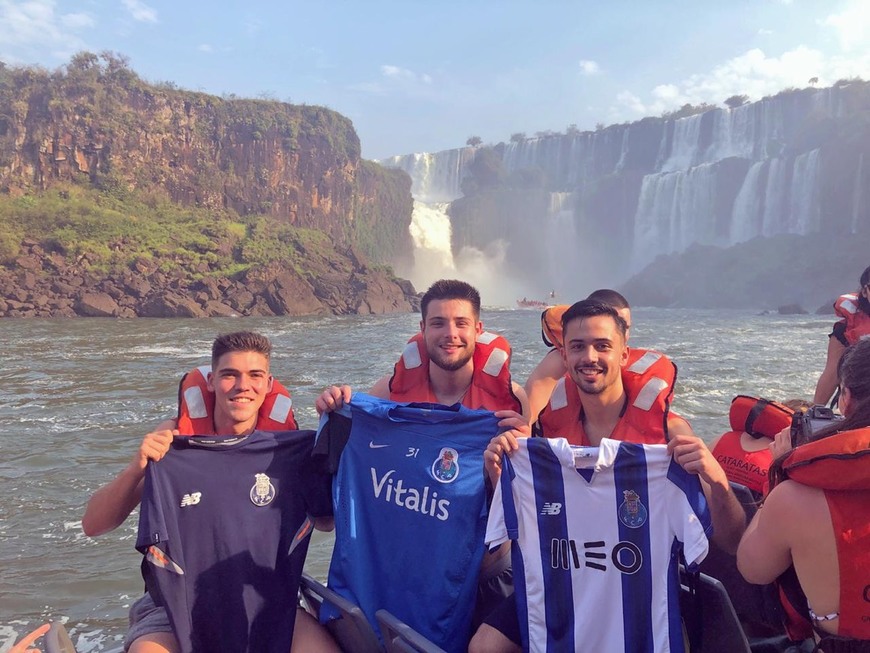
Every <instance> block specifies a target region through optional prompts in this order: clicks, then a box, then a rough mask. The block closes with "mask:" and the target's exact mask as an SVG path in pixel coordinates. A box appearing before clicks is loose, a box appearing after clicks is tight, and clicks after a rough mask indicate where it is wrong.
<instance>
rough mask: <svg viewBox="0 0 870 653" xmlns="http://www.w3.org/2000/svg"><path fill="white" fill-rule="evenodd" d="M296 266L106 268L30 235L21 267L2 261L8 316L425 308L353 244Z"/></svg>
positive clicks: (0, 304) (0, 294) (0, 287)
mask: <svg viewBox="0 0 870 653" xmlns="http://www.w3.org/2000/svg"><path fill="white" fill-rule="evenodd" d="M309 261H310V265H311V267H310V268H309V269H308V270H307V271H306V273H305V274H304V275H303V274H301V273H300V272H299V271H297V270H295V269H294V268H292V267H283V266H277V265H275V266H267V267H265V268H257V269H252V270H249V271H248V272H246V273H245V274H243V275H241V276H240V277H237V278H228V277H215V276H202V277H200V278H198V279H196V278H192V277H191V276H190V275H187V274H185V273H184V272H183V271H182V270H181V268H176V269H175V270H173V271H169V272H167V271H164V270H161V269H160V266H159V264H158V262H156V261H154V260H148V259H141V260H139V261H136V262H135V263H134V264H133V265H132V266H131V267H130V268H129V269H126V270H120V271H116V272H114V273H109V274H107V273H105V272H104V271H100V270H98V269H95V268H93V267H92V266H91V264H90V262H89V261H88V258H87V257H86V256H84V257H81V258H80V259H79V260H77V261H75V262H72V263H71V262H70V261H68V260H67V259H66V258H65V257H63V256H61V255H59V254H57V253H56V252H50V251H46V250H45V249H44V248H43V247H42V246H41V245H40V244H39V243H38V242H36V241H33V240H27V241H25V242H24V243H23V246H22V255H21V256H19V257H18V258H17V259H16V260H15V265H14V267H13V269H8V268H0V317H126V318H129V317H235V316H272V315H327V314H333V315H346V314H362V315H368V314H380V313H396V312H407V311H411V310H417V309H419V298H418V297H417V295H416V293H415V291H414V288H413V286H412V285H411V284H410V282H407V281H402V280H397V279H395V278H393V277H392V275H388V274H387V273H385V272H384V271H383V270H380V269H376V268H371V267H369V266H368V265H366V263H365V262H364V259H363V257H362V256H361V255H358V254H357V253H355V252H354V251H353V250H350V251H347V252H346V253H344V254H340V253H337V252H335V251H334V250H312V251H310V252H309Z"/></svg>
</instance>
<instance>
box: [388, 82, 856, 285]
mask: <svg viewBox="0 0 870 653" xmlns="http://www.w3.org/2000/svg"><path fill="white" fill-rule="evenodd" d="M866 85H867V83H866V82H858V81H856V82H850V83H849V84H840V85H838V86H836V87H833V88H828V89H809V88H807V89H801V90H790V91H784V92H782V93H780V94H778V95H776V96H773V97H766V98H764V99H762V100H760V101H757V102H753V103H749V104H744V105H742V106H739V107H735V108H733V109H712V110H709V111H706V112H704V113H700V114H696V115H692V116H687V117H684V118H680V119H677V120H674V119H660V118H645V119H643V120H640V121H638V122H635V123H631V124H622V125H611V126H609V127H607V128H604V129H598V130H596V131H594V132H593V131H588V132H571V133H569V134H565V135H560V134H546V135H540V136H538V137H535V138H523V139H518V140H516V141H513V142H510V143H500V144H498V145H496V146H494V147H493V148H492V152H494V153H495V154H496V155H498V156H500V157H501V164H502V167H503V171H504V173H505V178H507V179H511V180H512V181H511V183H513V184H514V185H513V186H510V187H509V188H506V189H505V190H506V192H509V193H513V194H514V195H515V196H516V197H517V198H518V203H517V205H516V206H517V207H522V208H521V210H522V211H525V213H519V214H518V212H515V214H514V215H513V216H511V217H510V220H508V218H507V217H506V216H505V215H491V216H485V217H484V218H481V216H475V217H474V218H473V219H474V220H479V219H487V220H492V221H493V223H492V224H488V225H486V227H487V228H482V229H478V230H477V233H480V234H493V233H496V234H499V235H500V236H501V234H503V236H502V237H503V239H504V242H501V243H490V242H478V243H471V244H472V245H474V247H473V248H471V249H469V250H468V251H467V252H465V254H464V255H463V256H462V263H463V265H466V264H468V261H469V260H470V258H474V259H475V260H476V261H477V263H475V266H476V267H480V265H481V263H480V262H481V261H483V262H486V263H487V264H489V265H490V268H489V275H490V276H493V275H495V274H496V272H495V271H498V274H503V275H504V277H503V278H502V281H504V280H505V279H509V278H510V277H511V275H512V274H513V275H515V276H519V275H525V276H526V277H527V278H528V279H529V283H534V285H538V286H540V285H542V284H549V283H552V282H548V281H545V280H544V279H545V277H546V276H547V275H550V276H553V277H558V275H559V274H562V276H563V278H564V277H565V273H566V272H567V270H566V269H564V268H569V267H571V265H573V263H571V264H568V263H566V262H567V261H576V260H577V259H578V257H585V262H586V268H587V269H585V270H584V269H582V266H581V267H580V268H578V270H576V274H577V275H578V276H580V277H585V278H586V279H587V280H588V279H589V277H590V275H593V274H598V275H600V276H603V277H604V279H602V283H603V284H604V285H616V284H618V283H620V282H621V281H624V280H625V279H626V278H627V277H628V276H629V275H630V274H632V273H634V272H637V271H639V270H640V269H642V268H643V267H644V266H645V265H646V264H648V263H650V262H651V261H653V260H654V259H655V258H656V257H657V256H659V255H661V254H671V253H677V252H681V251H683V250H685V249H686V248H687V247H689V246H691V245H692V244H695V243H697V244H702V245H715V246H723V247H726V246H730V245H734V244H736V243H739V242H744V241H746V240H750V239H752V238H756V237H758V236H765V237H771V236H776V235H779V234H785V233H794V234H807V233H812V232H816V231H818V230H819V229H821V228H822V223H821V221H822V215H823V213H822V202H823V201H827V200H825V199H824V197H823V191H822V188H821V179H822V176H823V175H822V174H821V171H820V167H821V166H823V165H828V164H827V163H826V162H825V161H823V160H822V159H823V157H822V156H821V154H820V147H819V142H817V141H818V139H819V138H820V137H822V136H823V130H820V129H817V126H820V125H824V124H826V121H830V120H831V119H837V118H838V117H843V116H846V115H852V114H853V113H854V112H855V111H856V107H857V106H859V104H860V102H859V101H862V102H863V100H864V98H865V97H866V94H867V89H866ZM813 148H814V149H813ZM479 151H480V149H478V148H469V147H466V148H458V149H455V150H447V151H443V152H438V153H435V154H409V155H404V156H399V157H393V158H392V159H389V160H385V161H381V163H382V164H384V165H388V166H392V167H398V168H401V169H403V170H405V171H406V172H407V173H408V174H409V175H410V176H411V178H412V181H413V186H412V194H413V196H414V199H415V200H416V202H417V204H415V219H414V221H415V225H416V226H414V227H413V228H414V229H416V230H417V231H418V232H419V233H418V235H420V234H424V233H426V232H427V230H429V229H434V227H433V226H432V223H431V221H430V220H428V219H421V218H419V216H418V214H420V215H428V214H427V213H426V211H427V210H428V211H435V213H436V214H437V215H439V216H441V218H440V219H441V221H442V222H443V223H444V224H445V225H449V218H448V210H447V208H446V207H445V206H444V203H448V202H453V201H455V200H457V199H458V198H460V197H461V196H462V181H463V179H464V178H465V177H466V176H467V175H468V169H469V164H470V163H472V162H473V161H474V158H475V156H476V153H477V152H479ZM826 155H827V151H826ZM832 156H834V155H833V154H832ZM856 159H857V160H856V161H855V162H854V163H853V164H852V165H853V166H854V167H856V168H857V169H856V171H855V173H854V176H853V175H852V174H851V173H850V174H848V175H846V176H847V177H849V178H850V179H854V182H853V183H854V185H853V187H852V188H851V189H849V190H846V191H845V192H846V193H851V194H850V195H845V196H844V199H846V200H847V201H846V202H845V203H844V205H845V206H846V207H847V208H846V211H847V213H845V214H844V215H843V216H842V228H843V229H849V228H851V229H852V230H853V231H858V230H861V229H863V227H864V223H865V222H866V216H867V214H868V212H870V206H868V201H867V199H866V197H867V191H865V190H864V185H865V184H866V183H867V182H866V179H865V178H866V177H867V176H868V173H867V172H866V171H865V167H864V154H863V153H862V152H860V151H859V152H857V153H856ZM530 169H533V170H535V175H525V176H524V175H516V174H514V173H517V172H522V171H526V170H530ZM540 173H542V174H540ZM523 179H535V180H538V179H540V180H541V183H543V188H542V187H541V185H540V184H538V185H536V186H534V187H529V188H528V193H527V194H525V195H524V194H523V193H524V192H525V190H524V188H525V187H524V186H522V180H523ZM516 180H520V181H519V182H516ZM542 190H543V191H544V192H548V193H549V194H550V205H549V208H548V207H547V205H546V202H542V201H539V198H540V193H541V191H542ZM487 192H490V191H487ZM495 192H496V193H498V192H499V191H495ZM536 194H537V195H536ZM499 200H501V201H504V196H502V197H500V198H497V199H493V198H492V197H490V198H488V199H484V200H483V201H481V202H480V203H473V205H474V206H480V207H482V208H481V210H484V211H486V210H488V209H487V207H493V206H498V201H499ZM421 204H422V205H424V206H428V207H429V208H428V209H426V208H423V207H421ZM468 206H470V205H466V209H465V210H467V207H468ZM527 206H528V207H529V208H526V207H527ZM489 210H491V209H489ZM526 213H527V214H528V215H526ZM520 221H523V222H520ZM418 222H419V224H417V223H418ZM421 225H422V226H421ZM477 226H478V227H480V222H478V223H477ZM472 231H473V230H472ZM465 237H469V238H474V236H465ZM479 237H480V238H490V237H491V236H479ZM529 239H531V240H529ZM423 240H426V239H425V238H424V239H423ZM415 242H422V240H418V236H415ZM443 242H444V243H449V236H448V237H447V239H446V240H444V241H443ZM426 247H428V246H425V247H424V246H422V245H419V244H418V249H419V250H420V256H419V257H418V259H420V260H425V261H426V262H425V264H423V265H422V267H423V268H425V269H428V270H430V272H420V273H419V276H418V278H419V279H422V278H431V277H433V276H437V273H432V272H431V270H436V269H442V268H443V266H447V269H451V268H450V265H452V266H453V268H452V269H453V270H454V271H455V272H456V273H457V274H460V273H461V272H462V270H461V269H460V267H459V265H460V253H459V252H456V251H454V252H453V258H454V259H455V260H453V259H451V261H450V263H439V264H437V265H436V264H434V263H432V262H430V257H429V254H427V253H425V252H424V251H423V250H425V249H426ZM507 251H510V255H511V258H512V259H514V260H513V261H512V262H513V266H508V265H507V264H506V263H504V260H503V259H504V257H505V252H507ZM436 252H437V255H434V256H435V258H436V259H437V260H438V261H442V262H443V261H446V260H447V259H448V257H449V254H450V251H449V247H447V246H446V245H445V246H443V247H442V246H439V248H436ZM471 254H473V255H474V256H470V255H471ZM518 254H522V255H525V257H526V258H525V259H523V260H519V261H518V260H516V259H517V258H518ZM522 255H521V256H519V258H520V259H522ZM593 261H594V263H593ZM558 266H561V267H562V268H563V269H560V270H557V269H556V268H557V267H558ZM420 267H421V265H418V268H420ZM511 268H512V269H511ZM589 268H595V269H594V271H590V270H589ZM572 272H573V271H572ZM427 275H429V276H427ZM532 280H534V281H532ZM553 282H555V278H554V281H553ZM417 283H418V285H419V281H418V282H417ZM524 290H525V289H524ZM547 290H549V288H547ZM527 291H528V294H529V295H530V296H534V295H537V294H540V293H541V292H542V289H541V288H540V287H536V288H528V289H527Z"/></svg>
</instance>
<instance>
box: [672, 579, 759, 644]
mask: <svg viewBox="0 0 870 653" xmlns="http://www.w3.org/2000/svg"><path fill="white" fill-rule="evenodd" d="M680 612H681V613H682V615H683V620H684V622H685V624H686V632H688V633H690V634H691V633H692V632H694V631H695V629H699V632H700V645H699V648H698V651H700V653H751V649H750V647H749V641H748V640H747V639H746V635H745V634H744V633H743V628H742V627H741V625H740V620H739V619H738V618H737V613H736V612H735V611H734V606H732V605H731V599H730V598H729V597H728V592H726V591H725V586H724V585H722V583H720V582H719V581H718V580H716V579H715V578H711V577H710V576H708V575H707V574H701V573H699V574H698V585H697V596H696V597H695V598H694V600H693V598H692V596H691V592H690V590H689V580H688V574H687V573H686V570H685V569H684V568H683V567H682V566H681V567H680ZM698 651H692V653H698Z"/></svg>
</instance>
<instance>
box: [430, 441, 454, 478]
mask: <svg viewBox="0 0 870 653" xmlns="http://www.w3.org/2000/svg"><path fill="white" fill-rule="evenodd" d="M432 476H434V477H435V480H436V481H440V482H441V483H452V482H453V481H455V480H456V477H457V476H459V453H457V451H456V449H451V448H450V447H444V448H443V449H442V450H441V453H439V454H438V458H436V459H435V462H434V463H432Z"/></svg>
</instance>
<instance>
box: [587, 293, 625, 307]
mask: <svg viewBox="0 0 870 653" xmlns="http://www.w3.org/2000/svg"><path fill="white" fill-rule="evenodd" d="M586 299H594V300H595V301H597V302H602V303H603V304H609V305H610V306H613V308H615V309H616V310H619V309H621V308H631V306H629V305H628V300H627V299H626V298H625V297H623V296H622V295H620V294H619V293H618V292H616V291H615V290H611V289H610V288H599V289H598V290H593V291H592V292H591V293H589V296H588V297H587V298H586Z"/></svg>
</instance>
